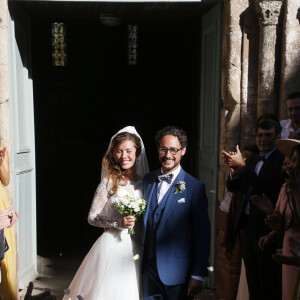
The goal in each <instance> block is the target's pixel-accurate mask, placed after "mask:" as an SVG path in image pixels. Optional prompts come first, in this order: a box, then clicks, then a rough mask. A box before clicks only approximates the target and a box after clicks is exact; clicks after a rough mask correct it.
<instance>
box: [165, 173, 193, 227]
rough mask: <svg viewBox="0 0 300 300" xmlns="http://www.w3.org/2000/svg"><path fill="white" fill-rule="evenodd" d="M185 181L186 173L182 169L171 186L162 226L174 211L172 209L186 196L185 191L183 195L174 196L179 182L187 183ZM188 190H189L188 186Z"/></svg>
mask: <svg viewBox="0 0 300 300" xmlns="http://www.w3.org/2000/svg"><path fill="white" fill-rule="evenodd" d="M184 179H185V171H184V170H183V169H182V167H181V170H180V172H179V174H178V176H177V177H176V178H175V180H174V182H173V184H172V185H171V186H170V188H169V190H168V194H167V199H166V205H165V208H164V211H163V213H162V216H161V220H160V224H161V223H162V222H163V221H164V220H165V219H166V218H167V217H168V214H169V213H170V211H171V210H172V207H173V206H174V205H177V201H178V200H179V199H181V198H184V197H185V196H186V192H185V191H183V192H182V193H178V194H174V193H175V190H176V188H177V187H178V186H177V184H178V182H179V181H185V180H184ZM186 188H188V186H187V187H186Z"/></svg>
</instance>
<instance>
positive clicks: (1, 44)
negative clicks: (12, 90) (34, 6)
mask: <svg viewBox="0 0 300 300" xmlns="http://www.w3.org/2000/svg"><path fill="white" fill-rule="evenodd" d="M9 102H10V99H9V61H8V7H7V0H0V146H2V147H4V146H6V147H7V149H8V152H9V156H10V166H12V152H11V126H10V103H9ZM10 169H11V170H12V168H10ZM12 187H13V184H12V177H11V182H10V184H9V185H8V186H7V187H6V188H5V189H6V193H7V196H8V199H9V201H10V203H12V202H13V201H12Z"/></svg>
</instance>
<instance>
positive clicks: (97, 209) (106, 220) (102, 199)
mask: <svg viewBox="0 0 300 300" xmlns="http://www.w3.org/2000/svg"><path fill="white" fill-rule="evenodd" d="M107 192H108V181H107V179H106V178H104V179H103V180H102V181H101V182H100V184H99V185H98V187H97V190H96V192H95V196H94V199H93V202H92V206H91V209H90V212H89V216H88V222H89V224H91V225H93V226H97V227H102V228H111V227H118V228H120V225H121V219H117V218H110V217H107V215H106V213H105V209H104V208H105V205H106V203H107V200H108V199H107Z"/></svg>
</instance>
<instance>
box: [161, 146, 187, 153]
mask: <svg viewBox="0 0 300 300" xmlns="http://www.w3.org/2000/svg"><path fill="white" fill-rule="evenodd" d="M180 150H182V147H181V148H179V149H178V148H173V147H171V148H166V147H160V148H159V153H160V154H167V153H168V151H170V153H171V154H172V155H176V154H177V152H178V151H180Z"/></svg>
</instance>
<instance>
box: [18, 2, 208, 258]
mask: <svg viewBox="0 0 300 300" xmlns="http://www.w3.org/2000/svg"><path fill="white" fill-rule="evenodd" d="M25 5H27V6H25ZM43 5H44V7H43ZM68 5H69V6H67V4H66V3H50V2H48V3H47V2H46V4H43V3H41V2H40V3H39V4H38V5H36V6H34V5H32V3H30V2H29V4H24V8H25V9H27V10H28V11H29V12H30V14H31V35H32V77H33V83H34V109H35V128H36V168H37V173H36V174H37V178H36V181H37V238H38V254H40V255H56V254H59V253H72V252H73V253H74V252H81V253H86V252H87V251H88V249H90V247H91V245H92V244H93V243H94V242H95V240H96V239H97V238H98V236H99V235H100V234H101V232H102V229H99V228H94V227H92V226H90V225H88V223H87V215H88V212H89V208H90V205H91V201H92V198H93V194H94V191H95V190H96V187H97V184H98V183H99V180H100V169H101V160H102V156H103V154H104V152H105V150H106V148H107V145H108V143H109V139H110V137H111V136H112V135H113V134H114V133H116V132H117V131H118V130H119V129H121V128H122V127H124V126H127V125H134V126H136V128H137V130H138V132H139V133H140V134H141V136H142V138H143V140H144V143H145V146H146V151H147V155H148V161H149V165H150V169H154V168H157V167H158V164H157V153H156V149H155V145H154V135H155V132H156V131H157V130H158V129H159V128H161V127H162V126H165V125H170V124H173V125H177V126H180V127H182V128H184V129H185V130H186V131H187V132H188V135H189V138H190V141H191V144H192V145H193V143H194V142H195V139H196V137H195V136H194V132H195V130H194V129H195V128H194V126H195V125H194V124H196V123H195V116H196V114H195V112H196V110H197V109H198V107H197V99H198V94H199V75H198V74H199V56H200V55H199V52H200V45H199V43H200V30H201V28H200V24H201V22H200V21H201V14H202V13H204V12H205V11H207V10H208V9H209V8H210V7H211V5H212V4H203V3H202V4H200V3H198V4H197V5H196V4H195V5H194V4H193V7H192V6H191V4H185V5H184V4H181V6H176V5H175V4H174V3H173V4H168V5H169V7H167V4H164V5H162V4H161V5H160V6H159V5H158V4H156V5H153V4H151V5H152V6H151V5H150V4H148V6H147V5H146V4H144V8H143V7H142V6H139V5H137V4H131V5H129V4H128V6H127V7H126V4H122V5H121V4H120V6H122V7H123V10H124V12H123V15H122V16H124V19H123V18H122V23H121V24H120V25H119V26H117V27H106V26H104V25H102V24H100V22H99V15H97V16H95V15H96V10H97V11H98V12H99V11H101V10H105V9H106V10H107V9H108V8H110V12H114V9H115V10H117V7H118V6H112V4H107V5H106V6H105V5H104V4H101V5H100V4H99V3H98V6H96V4H95V3H93V4H91V3H90V4H88V3H85V4H84V6H83V4H78V3H72V4H70V3H69V4H68ZM71 5H72V6H73V7H71ZM88 5H91V6H90V7H88ZM135 5H136V6H135ZM189 5H190V7H189ZM96 8H97V9H96ZM138 8H139V9H140V11H138ZM147 8H148V9H147ZM75 12H76V13H75ZM78 12H81V15H80V16H78ZM139 12H140V13H139ZM142 12H143V13H144V18H142ZM89 13H90V14H89ZM55 21H59V22H64V23H65V26H66V32H67V55H68V62H67V65H66V66H65V67H54V66H52V64H51V22H55ZM128 24H136V25H138V28H139V29H138V30H139V31H138V60H137V65H136V66H129V65H128V64H127V36H128V32H127V29H128V28H127V25H128ZM191 149H192V148H190V150H191ZM193 161H196V157H195V153H194V152H193V151H188V152H187V157H186V158H185V159H184V161H183V167H184V168H185V169H186V170H187V171H189V172H190V173H192V174H195V166H194V165H195V164H194V163H193Z"/></svg>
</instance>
